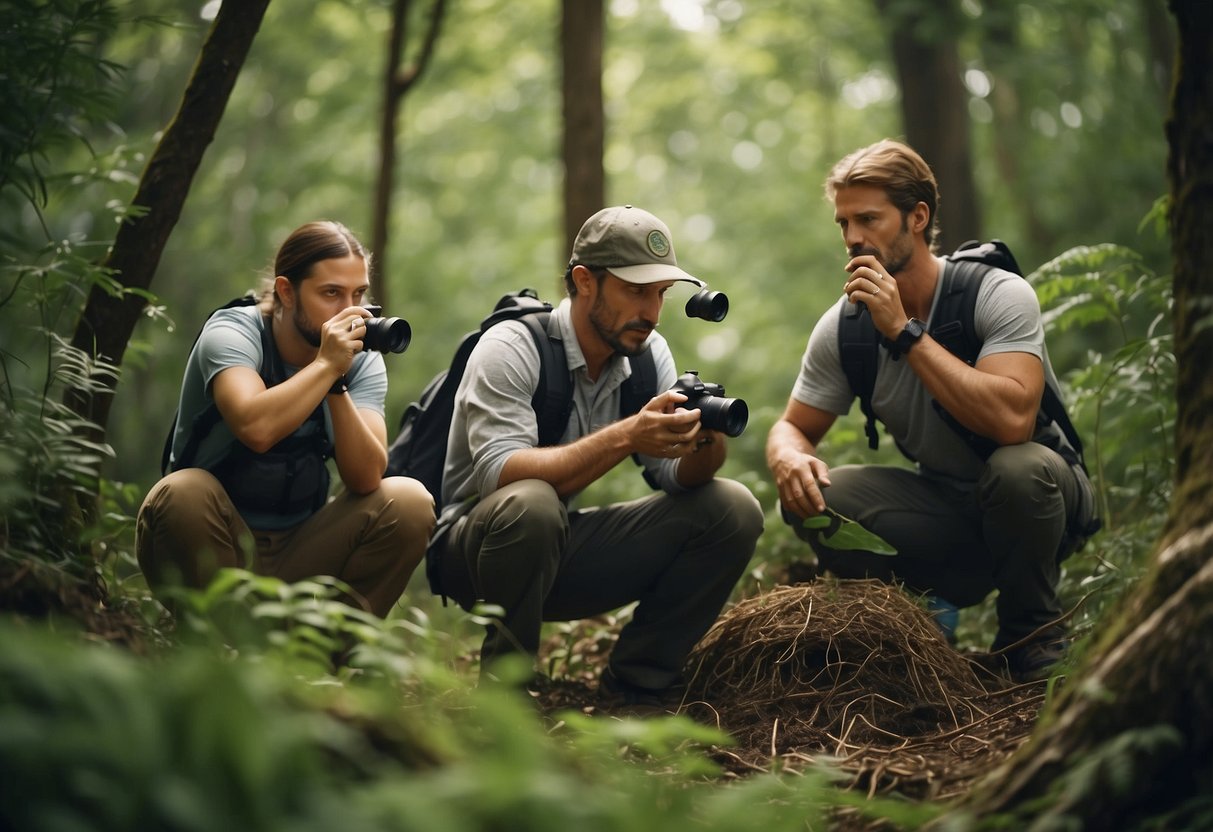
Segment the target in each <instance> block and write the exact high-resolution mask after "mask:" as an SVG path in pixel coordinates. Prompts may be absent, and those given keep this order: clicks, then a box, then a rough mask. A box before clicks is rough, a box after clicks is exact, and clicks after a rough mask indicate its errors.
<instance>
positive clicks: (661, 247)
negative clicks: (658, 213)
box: [645, 228, 670, 257]
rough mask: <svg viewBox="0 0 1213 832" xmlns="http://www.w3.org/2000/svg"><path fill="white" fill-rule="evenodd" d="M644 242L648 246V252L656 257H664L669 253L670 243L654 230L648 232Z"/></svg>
mask: <svg viewBox="0 0 1213 832" xmlns="http://www.w3.org/2000/svg"><path fill="white" fill-rule="evenodd" d="M645 242H646V243H648V244H649V251H651V252H653V253H654V254H656V255H657V256H658V257H665V256H666V255H667V254H669V253H670V241H669V240H667V239H666V238H665V235H664V234H662V233H661V232H660V231H659V230H657V229H656V228H654V229H653V230H652V231H650V232H649V236H648V238H647V239H646V240H645Z"/></svg>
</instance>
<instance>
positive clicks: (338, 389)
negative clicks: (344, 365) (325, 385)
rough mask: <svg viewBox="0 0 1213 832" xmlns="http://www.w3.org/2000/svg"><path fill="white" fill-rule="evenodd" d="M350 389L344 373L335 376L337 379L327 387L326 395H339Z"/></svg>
mask: <svg viewBox="0 0 1213 832" xmlns="http://www.w3.org/2000/svg"><path fill="white" fill-rule="evenodd" d="M349 389H350V385H349V383H348V382H347V381H346V378H345V375H344V374H343V375H339V376H337V380H336V381H334V382H333V386H332V387H330V388H329V392H328V395H330V396H340V395H341V394H342V393H344V392H345V391H347V390H349Z"/></svg>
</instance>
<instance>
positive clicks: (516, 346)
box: [442, 299, 684, 507]
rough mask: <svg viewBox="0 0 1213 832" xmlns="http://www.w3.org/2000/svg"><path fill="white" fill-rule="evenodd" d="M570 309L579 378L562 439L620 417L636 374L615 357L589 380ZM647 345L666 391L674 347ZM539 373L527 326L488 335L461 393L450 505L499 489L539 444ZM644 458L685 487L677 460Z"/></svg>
mask: <svg viewBox="0 0 1213 832" xmlns="http://www.w3.org/2000/svg"><path fill="white" fill-rule="evenodd" d="M571 309H572V307H571V305H570V302H569V301H568V299H565V300H564V301H563V302H561V304H560V305H559V306H557V307H556V309H554V310H553V311H552V318H551V323H552V325H553V326H555V327H557V331H558V332H559V334H560V338H561V341H562V342H563V344H564V352H565V356H566V357H567V359H568V365H569V371H570V372H571V374H572V378H573V409H572V414H571V415H570V416H569V424H568V427H567V428H566V429H565V432H564V437H563V438H562V440H561V444H567V443H569V442H572V441H574V440H576V439H579V438H580V437H582V436H585V435H587V434H590V433H593V432H594V431H597V430H599V429H601V428H603V427H606V426H607V425H609V424H611V423H612V422H616V421H618V420H619V398H620V391H619V387H620V385H621V384H622V383H623V381H624V379H626V378H628V376H630V375H631V367H630V365H629V364H628V362H627V360H626V359H625V358H623V357H622V356H619V355H615V356H612V357H611V359H610V360H609V361H608V362H607V364H606V366H605V367H604V369H603V371H602V373H601V374H600V375H599V377H598V380H597V381H591V380H590V378H589V376H588V375H587V374H586V362H585V356H584V355H583V354H582V352H581V347H580V345H579V344H578V343H577V335H576V333H575V332H574V331H573V323H572V318H571ZM648 348H649V350H651V351H652V353H653V359H654V363H655V366H656V369H657V390H658V391H661V390H667V389H669V388H670V387H671V386H673V384H674V381H675V379H676V378H677V372H676V371H675V368H674V357H673V355H671V354H670V348H669V346H668V345H667V344H666V341H665V339H664V338H663V337H661V336H660V335H658V334H657V333H656V332H654V333H653V334H652V335H650V336H649V339H648ZM539 371H540V364H539V350H538V348H537V347H536V346H535V340H534V338H533V336H532V335H531V333H530V330H528V329H527V326H526V324H525V323H523V322H521V321H505V322H503V323H500V324H497V325H496V326H494V327H492V328H491V329H489V330H488V331H487V332H485V333H484V335H483V336H481V338H480V341H479V343H477V344H476V347H475V349H473V350H472V354H471V356H470V357H469V358H468V364H467V369H466V371H465V372H464V374H463V379H462V380H461V381H460V384H459V389H458V390H457V391H456V393H455V413H454V417H453V418H452V419H451V430H450V435H449V441H448V443H447V457H446V468H445V470H444V474H443V478H442V483H443V484H442V502H443V504H444V505H446V506H448V507H451V506H456V505H458V504H459V503H462V502H463V501H464V500H466V499H467V498H468V497H471V496H475V497H477V498H484V497H487V496H488V495H489V494H492V493H493V492H494V491H496V490H497V484H498V482H499V480H500V479H501V470H502V468H504V467H505V463H506V460H507V459H509V457H510V455H511V454H513V453H515V452H516V451H520V450H523V449H525V448H534V447H536V446H537V445H538V444H539V423H538V417H537V416H536V414H535V410H534V408H532V407H531V397H532V396H533V395H534V394H535V390H536V389H537V388H538V386H539ZM640 461H641V464H643V465H644V467H645V468H646V469H647V470H648V471H649V472H651V474H652V475H653V476H654V477H656V481H657V483H658V484H659V486H660V487H661V488H662V489H663V490H665V491H667V492H670V493H673V492H677V491H682V490H684V489H683V488H682V486H680V485H679V484H678V482H677V480H676V478H675V472H676V470H677V460H672V459H661V458H659V457H649V456H641V457H640Z"/></svg>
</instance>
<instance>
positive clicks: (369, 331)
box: [362, 318, 413, 353]
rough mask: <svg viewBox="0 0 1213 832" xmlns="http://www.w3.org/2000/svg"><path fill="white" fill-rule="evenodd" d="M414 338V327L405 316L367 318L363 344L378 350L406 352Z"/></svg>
mask: <svg viewBox="0 0 1213 832" xmlns="http://www.w3.org/2000/svg"><path fill="white" fill-rule="evenodd" d="M412 340H413V328H412V327H411V326H409V322H408V321H406V320H405V319H404V318H367V321H366V335H365V336H363V339H362V346H363V347H365V348H366V349H368V350H375V351H376V352H396V353H400V352H404V351H405V350H407V349H408V348H409V342H410V341H412Z"/></svg>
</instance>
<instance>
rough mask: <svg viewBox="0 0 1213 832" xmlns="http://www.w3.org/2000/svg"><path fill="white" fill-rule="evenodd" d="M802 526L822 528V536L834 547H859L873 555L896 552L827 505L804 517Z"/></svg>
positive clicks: (874, 535)
mask: <svg viewBox="0 0 1213 832" xmlns="http://www.w3.org/2000/svg"><path fill="white" fill-rule="evenodd" d="M804 527H805V528H806V529H822V530H823V531H822V537H823V538H824V539H825V541H826V542H828V543H829V544H830V547H831V548H834V549H860V550H863V551H866V552H871V553H872V554H874V555H895V554H897V550H896V549H894V548H893V546H892V545H891V544H890V543H889V542H888V541H886V540H885V539H884V538H882V537H881V536H880V535H877V534H873V533H872V532H870V531H868V530H867V529H865V528H864V527H863V526H861V525H860V524H859V523H857V522H856V521H854V520H852V519H851V518H849V517H844V516H842V515H841V514H839V513H838V512H836V511H834V509H832V508H829V507H827V508H826V510H825V511H824V512H822V513H821V514H817V515H814V516H813V517H807V518H805V521H804ZM831 527H834V528H833V531H830V528H831Z"/></svg>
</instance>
